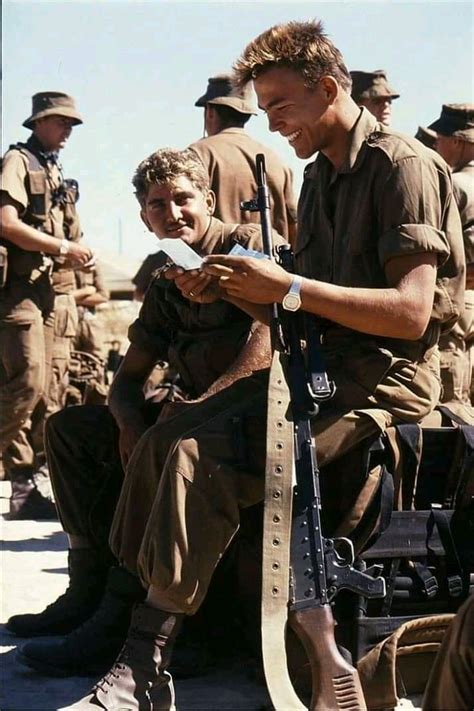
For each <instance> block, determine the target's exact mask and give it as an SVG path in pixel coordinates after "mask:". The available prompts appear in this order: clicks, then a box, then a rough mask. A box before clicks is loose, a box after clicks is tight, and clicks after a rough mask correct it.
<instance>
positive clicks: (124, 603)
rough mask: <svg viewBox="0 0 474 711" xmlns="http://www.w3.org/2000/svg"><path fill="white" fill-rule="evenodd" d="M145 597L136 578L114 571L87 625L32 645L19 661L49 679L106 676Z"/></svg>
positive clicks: (34, 642) (36, 641) (121, 569)
mask: <svg viewBox="0 0 474 711" xmlns="http://www.w3.org/2000/svg"><path fill="white" fill-rule="evenodd" d="M145 594H146V591H145V589H144V588H143V587H142V585H141V583H140V581H139V579H138V578H137V577H136V576H134V575H132V574H131V573H129V572H128V571H127V570H125V568H121V567H114V568H111V569H110V571H109V576H108V580H107V586H106V588H105V593H104V595H103V597H102V600H101V602H100V604H99V606H98V607H97V609H96V611H95V612H94V614H93V615H92V616H91V617H89V619H88V620H86V622H84V624H82V625H81V626H80V627H77V628H76V629H75V630H73V631H72V632H71V633H70V634H68V635H66V636H65V637H61V638H60V639H53V640H35V641H33V642H28V643H27V644H25V645H23V647H22V648H21V649H20V650H19V651H18V652H17V656H18V660H19V661H20V662H22V663H23V664H26V666H28V667H32V668H33V669H36V670H37V671H40V672H41V673H42V674H46V675H47V676H83V675H86V676H87V675H89V674H103V673H104V671H105V670H106V669H108V668H109V667H110V665H111V664H112V662H113V661H114V659H115V657H116V656H117V654H118V653H119V651H120V649H121V647H122V645H123V643H124V640H125V638H126V636H127V630H128V626H129V624H130V617H131V614H132V609H133V606H134V604H135V603H136V602H141V601H142V600H143V599H144V597H145Z"/></svg>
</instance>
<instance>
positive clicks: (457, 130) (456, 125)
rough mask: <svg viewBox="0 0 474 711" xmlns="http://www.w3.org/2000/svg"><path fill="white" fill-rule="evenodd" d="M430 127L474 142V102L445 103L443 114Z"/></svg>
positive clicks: (442, 133) (445, 134)
mask: <svg viewBox="0 0 474 711" xmlns="http://www.w3.org/2000/svg"><path fill="white" fill-rule="evenodd" d="M428 128H430V129H431V130H432V131H436V133H440V134H441V135H442V136H454V137H455V138H462V139H463V140H464V141H468V142H469V143H474V104H443V106H442V108H441V116H440V117H439V119H436V121H434V122H433V123H431V124H430V125H429V126H428Z"/></svg>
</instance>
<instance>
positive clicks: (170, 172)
mask: <svg viewBox="0 0 474 711" xmlns="http://www.w3.org/2000/svg"><path fill="white" fill-rule="evenodd" d="M182 177H184V178H187V179H188V180H189V182H190V183H192V185H193V186H194V187H195V188H196V189H197V190H200V191H201V192H203V193H206V192H207V191H208V190H209V189H210V186H209V175H208V172H207V170H206V168H205V167H204V164H203V163H202V161H201V160H200V158H199V157H198V156H197V154H196V153H195V152H194V151H193V150H190V149H189V148H186V149H185V150H184V151H178V150H174V149H173V148H161V149H160V150H158V151H155V153H152V154H151V155H150V156H148V158H145V160H142V162H141V163H140V164H139V166H138V168H137V169H136V171H135V174H134V176H133V178H132V184H133V187H134V188H135V195H136V197H137V200H138V202H139V203H140V205H141V206H142V207H143V206H144V204H145V200H146V196H147V194H148V190H149V188H150V185H163V184H172V183H173V182H174V181H175V180H176V179H177V178H182Z"/></svg>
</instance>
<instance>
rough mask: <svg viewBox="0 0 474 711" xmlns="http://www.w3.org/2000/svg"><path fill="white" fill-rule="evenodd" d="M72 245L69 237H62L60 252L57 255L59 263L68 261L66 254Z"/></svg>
mask: <svg viewBox="0 0 474 711" xmlns="http://www.w3.org/2000/svg"><path fill="white" fill-rule="evenodd" d="M70 246H71V245H70V244H69V242H68V241H67V239H62V240H61V242H60V243H59V254H58V256H57V257H56V261H57V262H59V264H62V263H63V262H65V261H66V255H67V253H68V252H69V248H70Z"/></svg>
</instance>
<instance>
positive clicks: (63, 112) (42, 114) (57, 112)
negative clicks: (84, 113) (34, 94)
mask: <svg viewBox="0 0 474 711" xmlns="http://www.w3.org/2000/svg"><path fill="white" fill-rule="evenodd" d="M47 116H64V117H65V118H70V119H73V121H74V126H77V125H79V124H81V123H84V122H83V120H82V117H81V115H80V114H78V113H77V111H75V110H74V109H67V108H65V109H64V108H58V107H55V108H50V109H45V110H44V111H38V113H37V114H32V115H31V116H29V117H28V118H27V119H25V120H24V121H23V124H22V125H23V126H24V127H25V128H33V126H34V123H35V121H37V120H38V119H40V118H46V117H47Z"/></svg>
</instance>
